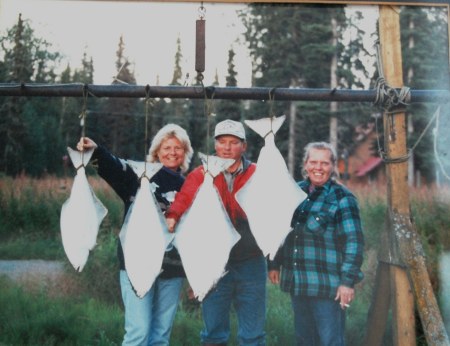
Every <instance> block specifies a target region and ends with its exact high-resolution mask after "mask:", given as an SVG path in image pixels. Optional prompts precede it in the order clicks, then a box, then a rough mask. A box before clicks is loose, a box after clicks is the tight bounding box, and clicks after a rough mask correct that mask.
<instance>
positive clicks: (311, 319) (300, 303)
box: [291, 295, 345, 346]
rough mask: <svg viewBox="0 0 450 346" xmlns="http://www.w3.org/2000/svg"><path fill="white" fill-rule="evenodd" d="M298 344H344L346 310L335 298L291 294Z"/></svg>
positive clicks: (312, 345) (331, 345)
mask: <svg viewBox="0 0 450 346" xmlns="http://www.w3.org/2000/svg"><path fill="white" fill-rule="evenodd" d="M291 300H292V307H293V309H294V327H295V338H296V344H297V346H319V345H320V346H344V345H345V339H344V337H345V311H344V310H342V309H341V306H340V304H339V302H337V301H334V300H333V299H323V298H316V297H301V296H293V295H291Z"/></svg>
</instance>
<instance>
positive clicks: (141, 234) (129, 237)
mask: <svg viewBox="0 0 450 346" xmlns="http://www.w3.org/2000/svg"><path fill="white" fill-rule="evenodd" d="M127 163H128V164H129V165H130V166H131V167H132V168H133V170H134V171H135V173H136V174H137V176H138V177H141V178H140V179H141V185H140V187H139V190H138V191H137V194H136V198H135V200H134V202H133V204H132V205H131V206H130V209H129V210H128V212H127V215H126V217H125V221H124V223H123V225H122V229H121V231H120V235H119V237H120V242H121V244H122V249H123V255H124V260H125V270H126V271H127V274H128V278H129V279H130V282H131V285H132V286H133V288H134V290H135V291H136V295H137V296H138V297H140V298H142V297H143V296H144V295H145V294H146V293H147V292H148V291H149V290H150V288H151V287H152V285H153V282H154V281H155V279H156V277H157V276H158V275H159V273H160V272H161V267H162V262H163V258H164V252H165V251H166V248H167V245H168V244H169V243H170V242H171V241H172V240H173V237H174V235H173V234H171V233H169V231H168V229H167V224H166V219H165V218H164V216H163V213H162V211H161V207H160V206H159V203H158V201H157V200H156V197H155V196H154V194H153V192H154V190H155V189H156V187H155V186H154V184H153V183H150V179H151V178H152V177H153V176H154V175H155V174H156V173H157V172H158V171H159V170H160V169H161V168H162V164H160V163H148V162H147V163H145V162H137V161H130V160H128V161H127Z"/></svg>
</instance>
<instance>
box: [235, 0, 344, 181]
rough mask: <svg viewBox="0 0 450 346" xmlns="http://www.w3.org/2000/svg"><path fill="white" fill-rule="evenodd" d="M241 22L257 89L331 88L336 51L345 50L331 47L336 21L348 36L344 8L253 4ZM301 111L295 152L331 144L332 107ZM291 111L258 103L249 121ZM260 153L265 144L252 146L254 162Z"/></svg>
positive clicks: (284, 145)
mask: <svg viewBox="0 0 450 346" xmlns="http://www.w3.org/2000/svg"><path fill="white" fill-rule="evenodd" d="M241 18H242V21H243V23H244V25H245V26H246V28H247V32H246V34H245V37H246V40H247V43H248V47H249V49H250V53H251V55H252V59H253V66H254V70H253V74H254V77H253V81H254V84H255V86H273V87H309V88H324V87H329V85H330V68H331V60H332V57H333V54H336V49H341V48H342V46H340V45H338V46H333V45H332V44H331V41H332V37H333V36H332V35H333V32H332V27H331V19H332V18H334V19H335V20H336V21H337V23H338V27H339V28H340V30H341V31H340V32H338V35H342V30H343V28H344V27H345V13H344V7H343V6H323V5H307V4H270V5H268V4H252V5H250V6H249V7H248V10H247V11H244V12H242V13H241ZM339 55H340V51H339V52H338V56H339ZM296 106H297V108H298V109H299V111H298V112H297V114H298V115H297V116H296V120H297V121H296V125H295V129H294V131H291V136H294V140H295V145H293V147H295V148H297V150H298V149H299V148H300V149H301V148H303V146H304V145H305V144H306V143H307V142H309V141H312V140H328V136H329V133H328V129H329V126H328V123H329V120H328V119H329V106H328V105H327V104H323V103H322V104H321V103H317V102H316V103H314V102H308V103H305V102H296ZM289 110H290V103H288V102H277V101H276V100H275V101H269V102H265V103H262V102H253V103H252V104H251V108H250V111H249V117H255V116H256V115H257V116H258V117H261V116H262V114H267V116H269V115H281V114H288V113H289ZM270 113H273V114H270ZM324 124H325V125H324ZM288 125H289V122H288ZM288 130H289V126H286V125H285V126H283V127H282V128H281V129H280V130H279V133H278V134H277V143H278V146H279V148H280V150H281V151H282V153H284V154H286V153H287V150H288V137H289V131H288ZM253 139H254V137H253ZM256 143H258V141H257V140H256V142H255V144H256ZM252 147H253V149H252ZM259 147H260V146H259V144H256V145H253V146H250V148H249V149H250V150H249V151H250V154H251V155H252V156H253V157H254V156H256V155H257V152H258V151H259V150H258V148H259ZM291 147H292V145H291ZM295 156H296V157H298V158H300V157H301V152H300V151H299V150H298V151H297V152H296V153H295ZM298 161H299V160H297V162H298ZM295 166H296V171H295V172H294V175H297V176H299V173H300V172H299V171H300V170H299V164H295Z"/></svg>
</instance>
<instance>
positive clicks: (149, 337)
mask: <svg viewBox="0 0 450 346" xmlns="http://www.w3.org/2000/svg"><path fill="white" fill-rule="evenodd" d="M183 280H184V279H183V278H173V279H161V278H157V279H156V280H155V282H154V283H153V286H152V287H151V289H150V291H148V292H147V294H146V295H145V296H144V297H142V298H139V297H138V296H137V295H136V293H135V292H134V291H133V288H132V286H131V283H130V280H129V278H128V275H127V273H126V271H125V270H121V271H120V288H121V291H122V300H123V304H124V306H125V335H124V339H123V343H122V345H124V346H125V345H134V346H136V345H142V346H147V345H152V346H153V345H155V346H156V345H169V339H170V332H171V330H172V324H173V320H174V318H175V313H176V311H177V307H178V301H179V298H180V291H181V287H182V285H183Z"/></svg>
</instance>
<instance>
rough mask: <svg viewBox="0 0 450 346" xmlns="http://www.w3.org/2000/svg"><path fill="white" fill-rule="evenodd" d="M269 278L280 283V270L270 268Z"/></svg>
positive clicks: (274, 282) (272, 281)
mask: <svg viewBox="0 0 450 346" xmlns="http://www.w3.org/2000/svg"><path fill="white" fill-rule="evenodd" d="M269 280H270V282H271V283H273V284H279V283H280V271H279V270H269Z"/></svg>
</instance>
